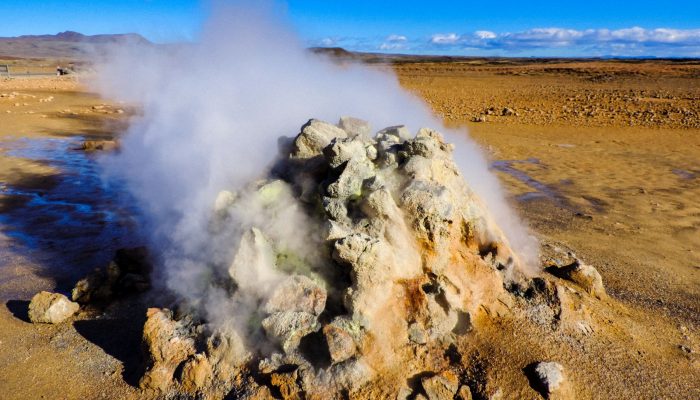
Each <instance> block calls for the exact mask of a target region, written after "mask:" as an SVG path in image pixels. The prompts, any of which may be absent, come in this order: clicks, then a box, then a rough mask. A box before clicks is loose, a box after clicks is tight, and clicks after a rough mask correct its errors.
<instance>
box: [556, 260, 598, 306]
mask: <svg viewBox="0 0 700 400" xmlns="http://www.w3.org/2000/svg"><path fill="white" fill-rule="evenodd" d="M548 270H550V271H552V272H553V274H554V275H556V276H559V277H561V278H563V279H566V280H569V281H571V282H574V283H575V284H577V285H579V286H581V287H582V288H583V289H584V290H586V292H588V293H589V294H591V295H593V296H595V297H596V298H598V299H603V298H605V297H606V296H607V294H606V292H605V287H604V286H603V277H601V276H600V273H599V272H598V270H596V269H595V267H593V266H591V265H588V264H584V263H582V262H580V261H578V260H576V261H574V262H573V263H571V264H569V265H567V266H564V267H561V268H558V269H548Z"/></svg>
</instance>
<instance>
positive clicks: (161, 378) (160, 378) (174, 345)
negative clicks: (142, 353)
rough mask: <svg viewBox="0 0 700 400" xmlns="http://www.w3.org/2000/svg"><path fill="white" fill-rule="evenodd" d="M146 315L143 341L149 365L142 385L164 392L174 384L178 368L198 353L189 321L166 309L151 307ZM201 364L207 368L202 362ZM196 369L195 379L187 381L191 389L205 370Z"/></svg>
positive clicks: (193, 369)
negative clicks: (177, 319) (180, 319)
mask: <svg viewBox="0 0 700 400" xmlns="http://www.w3.org/2000/svg"><path fill="white" fill-rule="evenodd" d="M147 317H148V318H147V320H146V323H145V325H144V327H143V342H144V344H145V346H146V348H147V349H148V356H149V367H148V370H147V371H146V374H145V375H144V376H143V377H142V378H141V381H140V382H139V386H140V387H141V388H142V389H156V390H160V391H165V390H166V389H168V388H169V387H170V386H171V385H172V383H173V377H174V374H175V370H176V368H177V367H178V366H179V365H180V364H181V363H182V362H183V361H185V360H187V359H188V358H189V357H190V356H192V355H194V354H195V347H194V340H193V339H192V338H191V337H190V335H189V334H188V327H187V324H186V322H185V321H175V320H174V319H173V315H172V312H170V311H169V310H167V309H162V310H161V309H157V308H150V309H148V313H147ZM197 363H198V364H199V363H200V362H197ZM198 367H199V368H205V367H203V366H201V365H199V366H198ZM196 369H197V368H195V366H192V367H191V372H192V373H193V376H191V378H193V382H188V383H187V386H188V388H191V387H192V385H194V384H196V383H197V382H196V381H197V379H199V378H201V374H202V371H195V370H196ZM189 378H190V377H188V378H187V379H189Z"/></svg>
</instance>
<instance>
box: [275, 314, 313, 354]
mask: <svg viewBox="0 0 700 400" xmlns="http://www.w3.org/2000/svg"><path fill="white" fill-rule="evenodd" d="M317 318H318V317H317V316H316V315H314V314H310V313H307V312H299V311H283V312H277V313H274V314H272V315H270V316H268V317H267V318H265V319H263V320H262V327H263V328H264V329H265V333H266V334H267V336H268V337H269V338H270V339H271V340H273V341H274V342H276V343H278V344H279V345H280V346H281V347H282V350H284V352H285V353H290V352H292V351H293V350H295V349H296V348H297V347H299V343H300V342H301V339H302V338H303V337H304V336H306V335H308V334H309V333H312V332H316V331H317V330H318V328H319V323H318V320H317Z"/></svg>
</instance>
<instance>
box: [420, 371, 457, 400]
mask: <svg viewBox="0 0 700 400" xmlns="http://www.w3.org/2000/svg"><path fill="white" fill-rule="evenodd" d="M421 384H422V385H423V390H425V393H426V394H427V395H428V400H452V399H454V397H455V394H456V393H457V388H458V387H459V381H458V379H457V376H456V375H455V374H453V373H451V372H443V373H441V374H438V375H435V376H432V377H430V378H423V379H422V380H421Z"/></svg>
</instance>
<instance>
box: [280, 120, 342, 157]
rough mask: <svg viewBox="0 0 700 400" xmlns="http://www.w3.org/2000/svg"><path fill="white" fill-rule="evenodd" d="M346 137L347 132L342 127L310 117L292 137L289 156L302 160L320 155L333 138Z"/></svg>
mask: <svg viewBox="0 0 700 400" xmlns="http://www.w3.org/2000/svg"><path fill="white" fill-rule="evenodd" d="M346 137H347V133H346V132H345V131H344V130H343V129H340V128H338V127H337V126H335V125H331V124H329V123H327V122H323V121H319V120H316V119H312V120H310V121H309V122H308V123H306V125H304V126H303V127H302V128H301V133H299V135H297V137H296V138H295V139H294V144H293V146H292V148H293V149H292V154H291V156H292V158H297V159H303V160H305V159H310V158H313V157H316V156H320V155H321V154H322V151H323V149H324V148H325V147H326V146H328V145H329V144H330V143H331V141H332V140H333V139H335V138H346Z"/></svg>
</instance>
